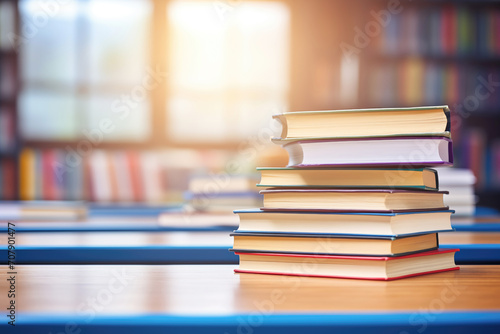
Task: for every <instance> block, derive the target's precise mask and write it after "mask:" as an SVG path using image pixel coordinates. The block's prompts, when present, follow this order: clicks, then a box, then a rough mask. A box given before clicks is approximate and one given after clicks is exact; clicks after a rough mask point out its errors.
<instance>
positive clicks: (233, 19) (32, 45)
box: [0, 0, 289, 203]
mask: <svg viewBox="0 0 500 334" xmlns="http://www.w3.org/2000/svg"><path fill="white" fill-rule="evenodd" d="M47 6H48V7H47ZM231 6H232V8H231V11H230V13H228V15H227V17H219V16H220V13H219V12H218V11H217V8H216V7H215V6H214V4H213V3H211V2H196V1H195V2H190V1H187V2H186V1H178V0H170V1H164V0H129V1H127V4H126V5H125V4H123V1H120V0H104V1H103V0H75V1H69V2H64V3H62V2H61V3H59V2H54V3H50V4H49V5H47V4H46V3H45V2H44V1H38V0H0V199H1V200H88V201H92V202H105V203H112V202H140V203H142V202H147V203H165V202H166V201H174V202H178V201H182V199H183V192H184V191H185V190H186V189H187V188H188V184H189V179H190V176H191V175H193V174H210V175H212V174H214V173H219V172H221V171H224V170H225V168H226V164H227V162H228V161H232V162H234V161H235V160H238V159H242V158H241V155H242V154H241V152H244V149H245V148H246V147H248V146H249V145H251V144H252V143H251V142H250V141H249V140H248V138H249V137H251V136H253V137H255V135H254V134H255V132H256V131H255V130H256V129H259V128H262V125H263V124H262V120H265V121H266V122H268V120H269V119H270V117H269V115H270V114H272V113H276V112H278V111H282V107H283V105H285V104H286V101H287V83H288V78H287V75H286V72H287V71H288V63H287V61H286V59H287V57H288V47H287V43H288V37H287V33H288V30H289V27H288V23H289V17H288V16H289V13H288V8H287V6H286V5H285V4H284V3H283V2H280V1H263V2H248V3H247V2H245V4H237V5H234V6H233V4H232V5H231ZM233 7H234V8H233ZM262 13H266V14H265V15H263V14H262ZM193 15H195V16H196V15H198V17H199V18H200V19H201V21H199V20H193ZM239 17H244V18H245V19H246V21H245V20H243V21H241V20H239V19H238V18H239ZM255 18H259V19H258V20H256V19H255ZM270 26H272V27H273V29H274V30H275V32H272V33H270V32H269V31H267V30H266V28H267V27H270ZM186 38H187V39H189V40H190V43H187V44H186V43H183V41H184V40H186ZM234 41H239V42H240V43H242V48H233V47H232V46H233V44H234ZM214 43H216V44H217V46H218V48H219V53H218V54H210V55H209V56H205V54H208V53H207V52H209V51H210V50H211V49H213V45H214ZM249 43H251V44H252V45H255V46H258V47H260V48H262V47H267V46H268V45H270V44H271V43H272V44H273V47H274V48H275V51H276V52H275V53H274V54H273V55H265V54H263V53H261V52H260V51H258V50H259V48H258V47H256V48H255V49H245V48H244V47H245V45H248V44H249ZM241 50H244V52H240V51H241ZM225 53H227V55H225ZM192 55H204V56H200V57H198V58H199V59H195V58H193V57H192ZM221 55H225V56H227V57H229V58H228V59H225V60H224V59H222V58H221V57H220V56H221ZM186 56H189V57H188V58H189V60H190V61H191V63H193V62H194V66H186V64H188V62H186ZM250 58H252V59H254V60H255V62H258V63H259V66H257V67H256V68H253V69H252V70H250V69H251V67H252V62H249V61H248V59H250ZM257 58H258V59H257ZM222 65H224V66H222ZM270 69H271V72H270ZM221 71H226V72H228V73H222V74H221ZM273 71H277V72H278V75H271V76H270V75H269V74H270V73H273ZM245 92H249V93H245ZM263 110H265V113H264V112H261V111H263ZM256 114H259V115H262V117H261V118H258V117H255V115H256ZM110 120H111V121H110ZM196 120H197V121H196ZM103 122H104V123H103ZM111 128H113V130H112V131H111V130H110V129H111ZM107 130H110V131H107ZM238 154H239V155H240V157H238ZM244 160H245V161H244V162H242V163H241V166H243V167H242V168H241V169H239V170H238V172H243V173H246V172H247V171H249V170H250V169H251V168H252V167H253V158H252V159H250V158H245V159H244Z"/></svg>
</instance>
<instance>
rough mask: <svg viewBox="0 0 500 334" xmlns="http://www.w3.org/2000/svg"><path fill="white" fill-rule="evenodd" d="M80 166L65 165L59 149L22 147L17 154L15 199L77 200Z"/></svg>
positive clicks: (80, 189) (79, 196) (80, 185)
mask: <svg viewBox="0 0 500 334" xmlns="http://www.w3.org/2000/svg"><path fill="white" fill-rule="evenodd" d="M83 189H84V187H83V169H82V168H81V166H77V165H75V166H69V165H68V164H67V156H66V154H65V153H64V151H62V150H55V149H54V150H52V149H48V150H33V149H24V150H23V151H22V152H21V153H20V155H19V199H21V200H81V199H84V192H83Z"/></svg>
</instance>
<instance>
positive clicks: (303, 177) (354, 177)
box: [257, 167, 439, 190]
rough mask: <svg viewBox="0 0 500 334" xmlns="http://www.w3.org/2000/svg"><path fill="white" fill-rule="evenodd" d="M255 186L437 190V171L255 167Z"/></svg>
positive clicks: (427, 169)
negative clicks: (257, 180)
mask: <svg viewBox="0 0 500 334" xmlns="http://www.w3.org/2000/svg"><path fill="white" fill-rule="evenodd" d="M257 170H258V171H259V172H260V173H261V180H260V183H259V184H258V185H257V186H259V187H268V188H271V187H286V188H302V187H304V188H378V189H383V188H390V189H425V190H438V187H439V182H438V174H437V173H436V171H435V170H433V169H430V168H416V169H398V168H379V169H373V168H305V167H302V168H293V167H288V168H272V167H266V168H257Z"/></svg>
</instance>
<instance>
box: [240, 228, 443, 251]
mask: <svg viewBox="0 0 500 334" xmlns="http://www.w3.org/2000/svg"><path fill="white" fill-rule="evenodd" d="M231 236H232V237H234V246H233V247H234V248H233V249H232V251H234V252H238V253H242V252H250V253H261V252H262V253H293V254H299V253H300V254H323V255H364V256H368V255H369V256H402V255H407V254H412V253H416V252H422V251H428V250H432V249H436V248H437V247H438V245H439V243H438V236H437V233H426V234H415V235H408V236H403V237H386V236H364V237H361V236H359V235H338V234H300V233H256V232H253V233H252V232H240V231H235V232H234V233H231Z"/></svg>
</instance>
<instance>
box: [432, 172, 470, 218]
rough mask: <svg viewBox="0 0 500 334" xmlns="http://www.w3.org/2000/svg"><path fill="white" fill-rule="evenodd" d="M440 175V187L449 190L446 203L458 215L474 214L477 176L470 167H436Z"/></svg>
mask: <svg viewBox="0 0 500 334" xmlns="http://www.w3.org/2000/svg"><path fill="white" fill-rule="evenodd" d="M436 170H437V172H438V175H439V189H441V190H446V191H448V194H447V195H445V196H444V203H445V204H446V205H447V206H449V207H450V209H451V210H454V211H455V214H456V215H457V216H473V215H474V212H475V209H476V201H477V199H476V196H475V194H474V184H475V183H476V177H475V176H474V174H473V173H472V171H471V170H470V169H464V168H436Z"/></svg>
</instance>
